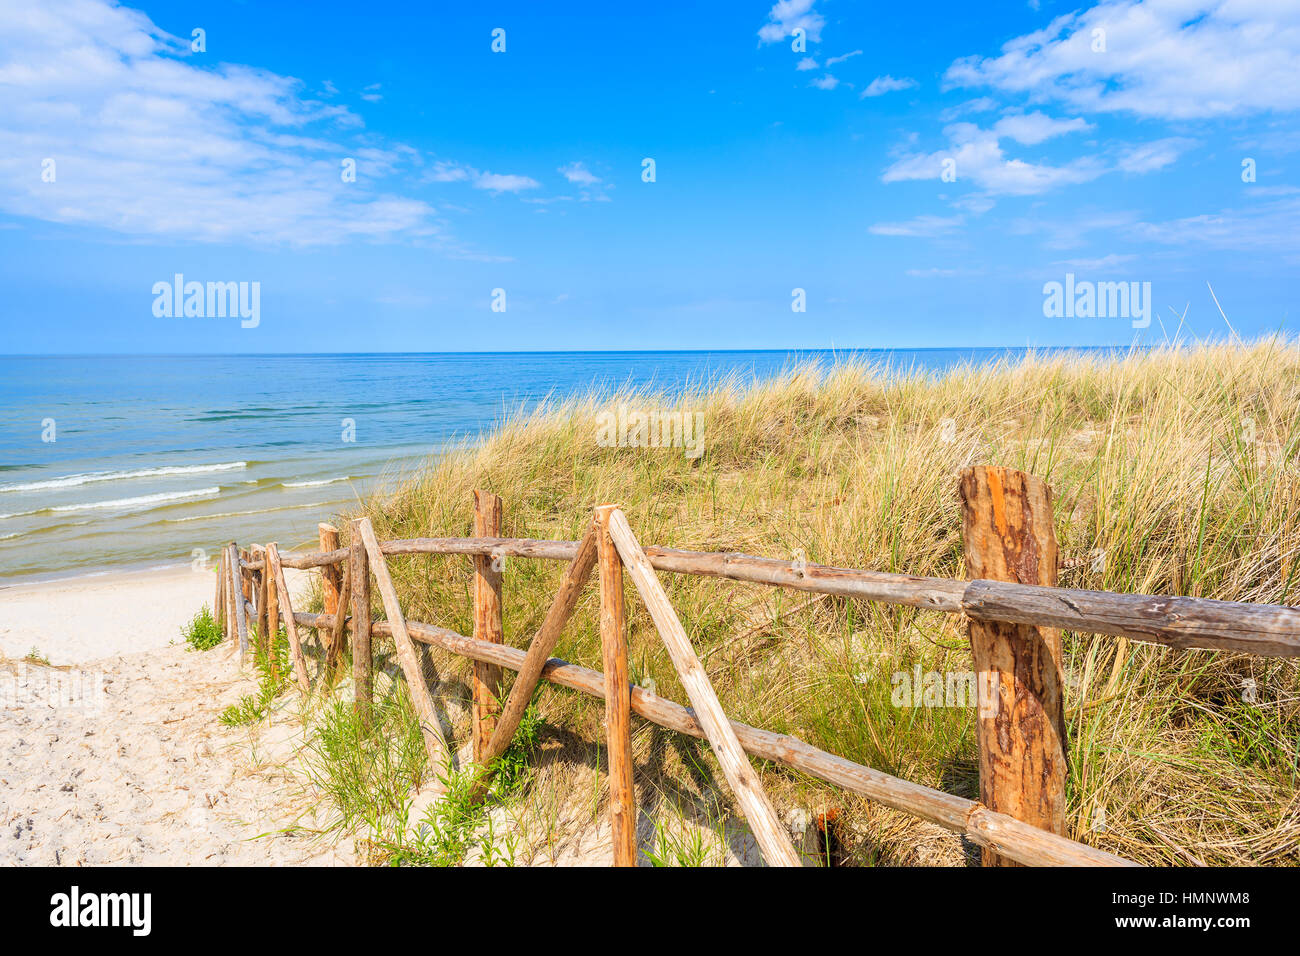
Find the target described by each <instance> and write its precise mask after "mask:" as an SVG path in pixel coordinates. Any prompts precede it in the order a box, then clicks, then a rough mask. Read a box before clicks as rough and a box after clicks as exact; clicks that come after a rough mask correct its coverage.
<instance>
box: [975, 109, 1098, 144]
mask: <svg viewBox="0 0 1300 956" xmlns="http://www.w3.org/2000/svg"><path fill="white" fill-rule="evenodd" d="M1088 129H1092V127H1091V126H1090V125H1089V124H1088V123H1087V122H1086V121H1085V120H1082V119H1078V118H1076V119H1069V120H1059V119H1053V118H1052V117H1050V116H1048V115H1047V114H1045V113H1038V112H1034V113H1012V114H1011V115H1009V116H1004V117H1002V119H1000V120H998V121H997V122H996V123H994V124H993V132H994V133H995V134H996V135H998V136H999V137H1002V136H1006V137H1008V138H1010V139H1014V140H1015V141H1016V142H1017V143H1023V144H1025V145H1026V146H1035V145H1037V144H1038V143H1041V142H1044V141H1045V140H1048V139H1051V138H1052V137H1053V136H1061V135H1063V134H1065V133H1074V132H1078V131H1081V130H1088Z"/></svg>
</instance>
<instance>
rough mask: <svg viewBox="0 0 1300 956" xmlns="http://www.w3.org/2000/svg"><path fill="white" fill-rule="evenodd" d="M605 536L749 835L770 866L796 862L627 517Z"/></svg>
mask: <svg viewBox="0 0 1300 956" xmlns="http://www.w3.org/2000/svg"><path fill="white" fill-rule="evenodd" d="M609 534H610V537H612V538H613V539H614V543H615V544H616V545H617V546H618V553H619V556H620V557H621V558H622V559H623V565H624V566H625V567H626V568H627V573H628V576H629V577H630V578H631V579H632V583H633V584H635V585H636V589H637V590H638V591H639V592H640V593H641V600H643V601H644V602H645V605H646V608H647V610H649V612H650V617H651V619H652V620H653V621H654V622H655V627H656V628H658V630H659V636H660V637H661V638H663V642H664V646H665V647H667V648H668V655H669V656H670V657H671V658H672V660H673V666H674V667H676V668H677V675H678V676H679V677H680V678H681V681H682V686H683V687H684V688H685V689H686V695H687V696H688V697H689V698H690V700H691V705H692V706H693V707H694V709H695V715H696V717H698V718H699V721H700V723H701V724H702V725H703V727H704V732H705V735H706V736H707V737H708V740H709V745H710V746H711V747H712V748H713V753H714V755H715V756H716V757H717V758H718V764H719V765H720V766H721V767H722V773H723V776H725V777H726V778H727V783H728V784H729V785H730V786H731V792H732V793H733V794H734V795H735V797H736V802H737V803H738V804H740V809H741V811H742V812H743V813H744V815H745V819H746V820H748V821H749V826H750V829H752V830H753V831H754V839H755V840H757V841H758V846H759V848H760V849H761V850H762V851H763V857H764V859H766V860H767V862H768V864H769V865H770V866H799V865H800V861H799V856H798V854H797V853H795V851H794V847H793V846H791V845H790V836H789V834H788V833H786V831H785V828H784V827H782V826H781V821H780V820H779V819H778V818H777V815H776V810H775V808H773V806H772V803H771V801H770V800H768V798H767V794H766V793H765V792H764V790H763V784H762V783H761V782H760V781H759V779H758V774H757V773H755V772H754V768H753V767H752V766H751V765H750V763H749V758H748V757H747V756H745V751H744V748H742V747H741V746H740V741H738V740H737V739H736V733H735V731H734V730H732V729H731V723H730V721H729V720H728V718H727V715H726V712H725V711H723V709H722V704H721V703H720V702H719V701H718V695H717V694H715V693H714V691H713V685H712V683H710V681H709V675H708V674H706V673H705V671H704V665H703V664H701V663H700V659H699V657H698V656H696V654H695V649H694V648H693V647H691V641H690V638H689V637H687V636H686V631H685V630H684V629H683V628H682V623H681V621H679V620H678V619H677V612H675V611H674V610H673V607H672V604H671V603H670V602H669V600H668V595H667V594H666V593H664V589H663V585H661V584H660V583H659V579H658V578H657V577H655V572H654V568H652V567H651V566H650V561H649V559H648V558H647V557H646V556H645V554H644V552H642V550H641V546H640V545H639V544H637V540H636V536H635V535H634V534H633V533H632V529H631V528H630V527H629V526H628V523H627V518H625V517H624V516H623V512H621V511H619V510H618V509H617V508H615V509H614V510H613V511H611V512H610V515H609Z"/></svg>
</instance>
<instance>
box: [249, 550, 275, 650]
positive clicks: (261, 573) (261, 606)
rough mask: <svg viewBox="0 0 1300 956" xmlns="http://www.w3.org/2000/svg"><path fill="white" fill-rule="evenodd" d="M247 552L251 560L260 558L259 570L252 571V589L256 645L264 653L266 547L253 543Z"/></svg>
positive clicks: (267, 619) (266, 644) (267, 615)
mask: <svg viewBox="0 0 1300 956" xmlns="http://www.w3.org/2000/svg"><path fill="white" fill-rule="evenodd" d="M249 553H250V554H251V555H252V558H253V560H255V561H257V560H260V561H261V562H262V567H261V569H260V570H256V571H254V572H253V589H254V590H255V591H256V592H257V600H256V604H257V647H258V649H259V650H260V651H261V652H262V653H263V654H265V653H266V651H267V648H268V647H269V646H270V642H269V640H268V638H267V635H268V634H269V633H270V623H271V619H270V610H269V608H268V607H267V603H266V548H265V547H264V546H262V545H258V544H255V545H253V547H252V548H251V549H249Z"/></svg>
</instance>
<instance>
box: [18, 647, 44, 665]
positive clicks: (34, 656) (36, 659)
mask: <svg viewBox="0 0 1300 956" xmlns="http://www.w3.org/2000/svg"><path fill="white" fill-rule="evenodd" d="M23 660H25V661H26V662H27V663H28V664H42V665H44V666H45V667H49V666H50V659H49V658H48V657H46V656H45V655H44V654H42V653H41V652H40V650H39V649H38V648H35V647H33V648H32V649H31V650H30V651H28V652H27V656H26V657H24V658H23Z"/></svg>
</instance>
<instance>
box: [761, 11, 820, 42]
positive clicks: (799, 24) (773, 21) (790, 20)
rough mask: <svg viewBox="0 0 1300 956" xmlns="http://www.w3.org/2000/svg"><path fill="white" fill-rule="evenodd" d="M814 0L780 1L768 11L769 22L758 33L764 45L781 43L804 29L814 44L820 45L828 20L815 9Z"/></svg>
mask: <svg viewBox="0 0 1300 956" xmlns="http://www.w3.org/2000/svg"><path fill="white" fill-rule="evenodd" d="M813 3H814V0H778V2H777V3H775V4H773V6H772V9H771V10H769V11H768V14H767V19H768V22H767V23H765V24H763V26H762V27H760V28H759V31H758V39H759V41H760V42H762V43H780V42H781V41H782V40H784V39H785V38H786V37H788V36H790V35H791V34H793V33H794V31H795V29H796V28H802V29H803V31H804V33H805V34H806V35H807V37H808V40H809V41H810V42H812V43H820V42H821V38H822V27H823V26H825V25H826V19H825V17H823V16H822V15H821V14H820V13H818V12H817V11H816V10H814V9H813Z"/></svg>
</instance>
